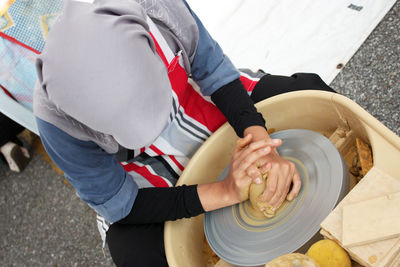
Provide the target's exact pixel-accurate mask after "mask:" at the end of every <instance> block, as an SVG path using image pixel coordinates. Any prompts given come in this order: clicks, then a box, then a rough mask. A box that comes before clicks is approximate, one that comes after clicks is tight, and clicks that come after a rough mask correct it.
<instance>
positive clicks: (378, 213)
mask: <svg viewBox="0 0 400 267" xmlns="http://www.w3.org/2000/svg"><path fill="white" fill-rule="evenodd" d="M399 235H400V192H398V193H395V194H388V195H385V196H382V197H378V198H374V199H371V200H367V201H362V202H359V203H356V204H352V205H346V206H344V207H343V237H342V244H343V246H345V247H351V246H356V245H364V244H368V243H371V242H376V241H380V240H384V239H389V238H393V237H396V236H399Z"/></svg>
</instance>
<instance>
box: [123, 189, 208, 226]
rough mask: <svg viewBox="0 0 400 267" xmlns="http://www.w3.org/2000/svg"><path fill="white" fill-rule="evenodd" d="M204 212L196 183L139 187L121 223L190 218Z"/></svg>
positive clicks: (157, 221)
mask: <svg viewBox="0 0 400 267" xmlns="http://www.w3.org/2000/svg"><path fill="white" fill-rule="evenodd" d="M201 213H204V209H203V206H202V205H201V202H200V199H199V195H198V193H197V185H190V186H186V185H183V186H177V187H152V188H142V189H139V192H138V195H137V196H136V200H135V202H134V204H133V207H132V210H131V212H130V213H129V214H128V216H126V217H125V218H124V219H122V220H120V221H118V223H122V224H146V223H160V222H165V221H173V220H177V219H181V218H190V217H193V216H197V215H199V214H201Z"/></svg>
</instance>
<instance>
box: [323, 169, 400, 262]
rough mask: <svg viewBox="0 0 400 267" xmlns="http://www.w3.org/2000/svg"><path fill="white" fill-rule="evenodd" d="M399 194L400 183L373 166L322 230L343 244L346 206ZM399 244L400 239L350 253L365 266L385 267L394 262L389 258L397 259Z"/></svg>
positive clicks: (348, 249) (361, 247)
mask: <svg viewBox="0 0 400 267" xmlns="http://www.w3.org/2000/svg"><path fill="white" fill-rule="evenodd" d="M399 191H400V182H399V181H398V180H396V179H395V178H393V177H391V176H389V175H388V174H386V173H385V172H383V171H381V170H380V169H378V168H376V167H373V168H372V169H371V170H370V171H369V172H368V173H367V175H366V176H365V177H364V178H363V179H362V180H361V181H360V182H359V183H358V184H357V185H356V186H355V187H354V188H353V190H352V191H350V192H349V194H347V196H346V197H345V198H344V199H343V200H342V201H341V202H340V203H339V204H338V205H337V207H336V208H335V209H334V210H333V211H332V212H331V213H330V214H329V215H328V217H327V218H326V219H325V220H324V221H323V222H322V223H321V227H322V229H323V230H324V231H323V232H322V233H324V232H328V233H329V235H330V236H331V237H333V238H334V239H335V240H337V241H338V242H339V243H341V242H342V209H343V207H344V206H345V205H349V204H355V203H357V202H361V201H365V200H369V199H372V198H376V197H379V196H382V195H386V194H392V193H396V192H399ZM327 237H328V236H327ZM328 238H329V237H328ZM399 244H400V238H391V239H387V240H383V241H378V242H374V243H371V244H367V245H361V246H355V247H350V248H346V250H347V251H348V252H349V254H350V256H351V257H352V258H353V259H355V260H357V261H358V262H359V263H361V264H362V265H365V266H371V267H378V266H379V267H382V266H387V264H388V263H390V260H388V259H392V258H393V253H396V252H397V253H398V250H397V246H399Z"/></svg>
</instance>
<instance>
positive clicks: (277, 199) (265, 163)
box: [245, 126, 301, 209]
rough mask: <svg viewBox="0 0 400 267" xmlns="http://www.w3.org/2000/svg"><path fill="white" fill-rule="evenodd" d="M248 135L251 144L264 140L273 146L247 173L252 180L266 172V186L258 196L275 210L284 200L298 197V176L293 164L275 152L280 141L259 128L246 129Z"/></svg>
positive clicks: (299, 185) (299, 182)
mask: <svg viewBox="0 0 400 267" xmlns="http://www.w3.org/2000/svg"><path fill="white" fill-rule="evenodd" d="M249 133H250V134H252V136H253V139H252V142H259V141H260V140H266V141H267V142H268V143H270V144H273V147H272V148H271V152H270V153H268V154H267V155H265V156H264V157H262V160H261V161H260V162H257V163H256V164H255V165H254V164H253V165H252V166H249V169H248V171H247V172H248V173H249V175H250V177H251V178H252V179H253V180H254V179H256V177H261V175H262V173H265V172H267V171H268V177H267V185H266V188H265V191H264V193H263V194H262V195H261V196H260V201H262V202H266V203H268V204H269V205H271V206H272V208H273V209H277V208H279V207H280V205H281V204H282V203H283V201H284V200H285V199H287V200H289V201H291V200H293V199H294V198H295V197H296V196H297V195H298V193H299V191H300V187H301V180H300V175H299V173H298V171H297V169H296V166H295V164H294V163H292V162H290V161H288V160H286V159H284V158H282V157H281V156H280V155H279V153H278V151H277V150H276V147H277V146H280V145H281V144H282V141H281V140H279V139H271V137H270V136H269V134H268V132H267V131H266V130H265V129H264V128H263V127H260V126H252V127H249V128H247V129H246V131H245V134H249ZM291 183H293V187H292V190H291V191H290V192H289V189H290V185H291Z"/></svg>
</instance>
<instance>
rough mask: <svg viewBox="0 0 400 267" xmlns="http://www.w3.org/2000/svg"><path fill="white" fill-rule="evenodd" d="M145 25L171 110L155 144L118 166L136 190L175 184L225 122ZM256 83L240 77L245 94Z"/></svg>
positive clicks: (154, 28)
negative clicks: (168, 90)
mask: <svg viewBox="0 0 400 267" xmlns="http://www.w3.org/2000/svg"><path fill="white" fill-rule="evenodd" d="M147 22H148V24H149V27H150V34H151V36H152V38H153V40H154V42H155V45H156V50H157V53H158V55H159V56H160V57H161V59H162V60H163V62H164V64H165V66H166V68H167V70H168V76H169V80H170V82H171V87H172V95H173V108H172V110H171V114H170V118H169V123H168V126H167V127H166V128H165V129H164V131H163V132H162V134H161V135H160V136H159V137H158V138H157V139H156V140H155V142H154V143H153V144H152V145H150V146H148V147H146V148H142V149H140V150H139V151H135V157H134V159H133V160H132V161H130V162H123V163H122V165H123V166H124V169H125V170H126V171H127V172H128V173H129V174H130V175H131V176H133V178H134V179H135V182H136V183H137V184H138V185H139V187H151V186H156V187H168V186H174V185H175V183H176V181H177V179H178V178H179V176H180V174H181V173H182V171H183V169H184V167H185V166H186V164H187V163H188V161H189V159H190V158H191V156H192V155H193V154H194V153H195V151H196V150H197V149H198V148H199V147H200V146H201V144H202V143H203V142H204V141H205V140H206V139H207V138H208V137H209V136H210V135H211V134H212V133H213V132H214V131H216V130H217V129H218V128H219V127H220V126H221V125H222V124H223V123H224V122H225V121H226V119H225V117H224V115H223V114H222V113H221V112H220V111H219V110H218V108H217V107H216V106H215V105H214V104H213V103H212V102H211V101H210V100H209V99H208V98H207V97H204V96H202V95H201V94H200V93H199V88H198V86H197V84H196V83H195V82H194V81H193V80H190V79H188V75H187V73H186V71H185V69H184V67H183V60H182V57H181V52H178V53H176V54H175V53H174V52H173V51H172V50H171V49H170V47H169V46H168V44H167V42H166V40H165V39H164V37H163V36H162V35H161V33H160V31H159V30H158V28H157V26H156V25H155V24H154V23H153V21H152V20H151V19H150V18H149V17H148V18H147ZM258 80H259V79H257V78H252V77H250V76H248V75H245V74H243V75H242V76H241V81H242V83H243V84H244V86H245V88H246V90H248V91H249V93H250V92H251V91H252V90H253V88H254V86H255V85H256V83H257V81H258ZM138 154H139V156H137V155H138ZM140 155H142V156H140ZM156 163H159V164H156Z"/></svg>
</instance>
